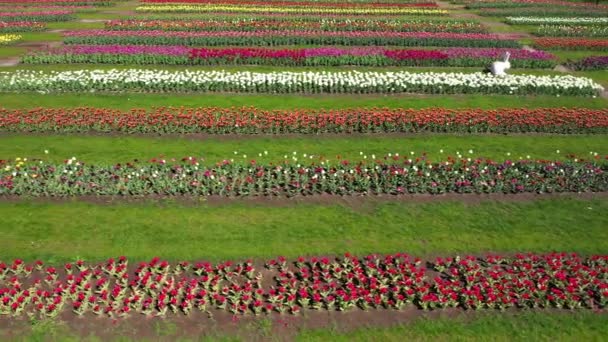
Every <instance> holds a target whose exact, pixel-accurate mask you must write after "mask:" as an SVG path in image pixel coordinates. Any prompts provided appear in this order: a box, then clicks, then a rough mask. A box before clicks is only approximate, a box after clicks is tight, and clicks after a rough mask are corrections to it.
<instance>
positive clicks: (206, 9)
mask: <svg viewBox="0 0 608 342" xmlns="http://www.w3.org/2000/svg"><path fill="white" fill-rule="evenodd" d="M135 10H136V11H138V12H148V13H262V14H264V13H288V14H294V15H300V14H314V15H325V14H332V15H447V14H448V11H446V10H442V9H434V8H430V9H429V8H408V7H385V8H379V7H368V8H364V7H360V6H358V7H350V8H349V7H339V8H331V7H315V6H307V7H286V6H272V5H260V6H242V5H215V4H200V5H143V6H138V7H136V8H135Z"/></svg>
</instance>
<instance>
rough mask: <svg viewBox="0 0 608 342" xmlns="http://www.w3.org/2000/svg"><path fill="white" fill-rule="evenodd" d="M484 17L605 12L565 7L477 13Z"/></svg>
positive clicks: (575, 14)
mask: <svg viewBox="0 0 608 342" xmlns="http://www.w3.org/2000/svg"><path fill="white" fill-rule="evenodd" d="M478 14H479V15H481V16H486V17H519V16H534V17H606V16H607V14H606V12H605V11H598V10H597V9H585V8H567V7H522V8H498V9H496V8H488V9H483V10H481V11H479V12H478Z"/></svg>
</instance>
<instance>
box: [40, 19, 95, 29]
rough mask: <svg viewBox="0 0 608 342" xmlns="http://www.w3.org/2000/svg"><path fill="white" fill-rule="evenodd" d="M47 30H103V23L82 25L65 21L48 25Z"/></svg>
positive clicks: (81, 23)
mask: <svg viewBox="0 0 608 342" xmlns="http://www.w3.org/2000/svg"><path fill="white" fill-rule="evenodd" d="M47 26H48V28H49V29H50V30H57V29H65V30H92V29H103V28H104V23H103V22H93V23H83V22H77V21H67V22H58V23H49V24H48V25H47Z"/></svg>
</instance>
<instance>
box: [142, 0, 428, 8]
mask: <svg viewBox="0 0 608 342" xmlns="http://www.w3.org/2000/svg"><path fill="white" fill-rule="evenodd" d="M141 2H142V3H152V4H170V3H177V4H206V5H216V6H220V5H222V6H225V5H238V6H279V7H294V6H304V7H332V8H353V7H356V8H366V7H372V8H374V7H381V8H382V7H389V8H390V7H397V8H399V7H438V6H437V4H436V3H434V2H432V1H428V2H404V3H400V2H355V3H353V2H337V1H333V2H319V1H294V0H289V1H280V0H279V1H277V0H275V1H247V0H218V1H210V0H141Z"/></svg>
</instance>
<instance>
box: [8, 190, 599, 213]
mask: <svg viewBox="0 0 608 342" xmlns="http://www.w3.org/2000/svg"><path fill="white" fill-rule="evenodd" d="M549 199H575V200H608V192H586V193H551V194H536V193H521V194H502V193H494V194H457V193H449V194H442V195H431V194H415V195H350V196H348V195H345V196H340V195H331V194H319V195H310V196H301V195H298V196H295V197H285V196H272V197H271V196H247V197H227V196H218V195H212V196H192V195H185V196H164V195H149V196H92V195H87V196H72V197H31V196H15V195H8V196H0V202H10V203H14V202H21V201H27V202H33V203H42V204H44V203H56V204H69V203H73V202H75V201H78V202H85V203H92V204H96V205H117V204H118V205H120V204H153V205H170V204H179V205H184V206H199V205H207V206H212V207H221V206H226V205H233V204H245V205H251V206H267V207H279V208H282V207H297V206H300V205H323V206H326V205H339V206H343V207H347V208H351V209H352V210H355V211H358V212H364V213H369V212H371V211H373V210H374V209H375V208H376V206H377V205H379V204H382V203H390V202H399V203H433V202H459V203H463V204H465V205H471V206H475V205H479V204H482V203H486V202H499V203H520V202H532V201H538V200H549ZM589 210H593V208H592V207H591V208H589Z"/></svg>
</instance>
